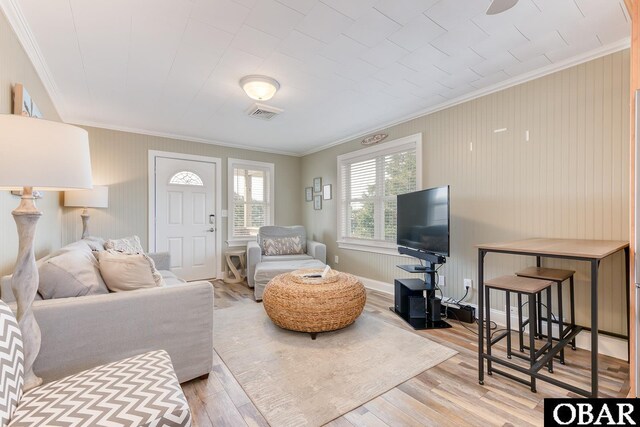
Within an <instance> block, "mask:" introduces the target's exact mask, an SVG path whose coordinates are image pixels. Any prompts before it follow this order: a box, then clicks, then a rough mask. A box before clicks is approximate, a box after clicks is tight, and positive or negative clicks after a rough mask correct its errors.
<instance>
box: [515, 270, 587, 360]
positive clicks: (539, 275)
mask: <svg viewBox="0 0 640 427" xmlns="http://www.w3.org/2000/svg"><path fill="white" fill-rule="evenodd" d="M575 273H576V272H575V271H573V270H562V269H558V268H543V267H528V268H525V269H524V270H521V271H518V272H517V273H516V275H517V276H520V277H529V278H531V279H541V280H551V281H552V282H554V283H555V284H556V287H557V290H558V292H557V295H558V320H557V323H558V338H555V337H553V339H554V340H556V341H558V340H561V339H562V338H564V336H565V335H566V334H568V333H569V332H570V331H571V329H572V328H573V327H574V326H575V325H576V313H575V301H574V290H573V276H574V274H575ZM567 279H569V310H570V323H569V325H567V327H566V328H565V325H564V312H563V303H562V283H563V282H564V281H566V280H567ZM550 291H551V290H548V291H546V292H550ZM547 299H548V298H547ZM541 300H542V298H541V295H540V297H539V298H538V304H539V305H540V301H541ZM519 303H520V302H519ZM550 311H551V306H550V305H548V304H547V317H549V315H548V313H549V312H550ZM539 312H540V310H539ZM539 321H540V320H539V318H538V322H539ZM541 332H542V331H541V330H540V329H539V330H538V333H541ZM541 338H543V336H541ZM571 348H572V349H573V350H575V349H576V339H575V337H574V338H573V339H572V340H571ZM520 351H523V345H522V340H520ZM560 364H562V365H564V348H563V349H562V350H560Z"/></svg>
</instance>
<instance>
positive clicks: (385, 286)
mask: <svg viewBox="0 0 640 427" xmlns="http://www.w3.org/2000/svg"><path fill="white" fill-rule="evenodd" d="M356 277H357V278H358V279H360V281H361V282H362V284H363V285H364V287H365V288H367V289H371V290H372V291H378V292H382V293H385V294H389V295H393V292H394V291H393V284H391V283H387V282H381V281H379V280H374V279H369V278H367V277H362V276H356Z"/></svg>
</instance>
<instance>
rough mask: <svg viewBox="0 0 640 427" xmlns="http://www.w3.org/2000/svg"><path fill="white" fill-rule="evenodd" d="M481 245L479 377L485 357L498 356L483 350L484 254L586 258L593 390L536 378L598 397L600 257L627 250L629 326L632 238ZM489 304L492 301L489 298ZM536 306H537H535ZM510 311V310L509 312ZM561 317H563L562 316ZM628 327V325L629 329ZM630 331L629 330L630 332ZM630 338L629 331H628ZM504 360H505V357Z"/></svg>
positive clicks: (578, 328) (569, 336)
mask: <svg viewBox="0 0 640 427" xmlns="http://www.w3.org/2000/svg"><path fill="white" fill-rule="evenodd" d="M476 247H477V248H478V365H479V366H478V369H479V370H478V380H479V382H480V384H483V383H484V361H485V360H492V359H495V356H491V355H487V354H485V352H484V328H483V323H484V303H485V301H484V258H485V256H486V255H487V254H488V253H492V252H493V253H501V254H512V255H525V256H534V257H536V263H537V265H538V266H540V262H541V258H560V259H572V260H576V261H585V262H588V263H589V264H590V265H591V390H583V389H580V388H577V387H575V386H572V385H570V384H566V383H563V382H561V381H558V380H557V379H555V378H552V377H550V376H548V375H544V374H541V373H539V372H535V373H534V374H532V375H533V376H535V377H536V378H538V379H540V380H542V381H547V382H549V383H551V384H554V385H556V386H558V387H562V388H564V389H567V390H570V391H573V392H574V393H577V394H580V395H583V396H587V397H598V269H599V267H600V261H602V260H603V259H605V258H607V257H609V256H611V255H613V254H614V253H616V252H619V251H624V257H625V278H626V280H625V283H626V287H625V289H624V293H625V295H626V296H627V326H628V324H629V242H625V241H618V240H577V239H526V240H519V241H513V242H504V243H488V244H482V245H477V246H476ZM487 304H490V302H489V301H487ZM533 309H535V308H533ZM507 315H508V314H507ZM560 321H562V320H560ZM583 329H584V328H583V327H582V326H578V325H576V326H575V327H574V328H573V330H570V331H569V333H568V334H567V335H565V336H564V337H562V336H560V337H559V338H560V340H559V342H558V344H557V345H555V346H553V348H552V349H551V350H549V352H548V353H547V354H546V355H544V356H543V357H542V358H541V359H540V361H539V362H538V363H537V364H538V365H539V366H543V365H544V364H545V363H546V362H547V361H548V360H549V359H550V358H552V357H554V355H555V354H556V353H557V352H559V351H560V349H561V348H562V347H564V346H565V345H567V343H568V342H569V341H570V340H571V339H572V338H573V337H575V336H576V335H577V334H578V333H579V332H580V331H581V330H583ZM627 331H628V329H627ZM627 333H628V332H627ZM627 338H628V335H627ZM502 364H505V363H504V361H503V362H502ZM507 366H508V367H510V368H512V369H514V370H516V371H519V372H523V373H527V375H528V374H529V372H525V371H524V368H522V367H521V366H519V365H515V364H512V363H507Z"/></svg>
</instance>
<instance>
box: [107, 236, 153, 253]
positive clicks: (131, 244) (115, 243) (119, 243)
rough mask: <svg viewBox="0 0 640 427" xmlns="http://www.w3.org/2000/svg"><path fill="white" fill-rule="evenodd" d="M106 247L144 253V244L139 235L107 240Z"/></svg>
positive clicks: (118, 250) (126, 251)
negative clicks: (141, 242)
mask: <svg viewBox="0 0 640 427" xmlns="http://www.w3.org/2000/svg"><path fill="white" fill-rule="evenodd" d="M104 248H105V249H107V250H114V251H117V252H123V253H125V254H143V253H144V249H142V244H140V238H139V237H138V236H129V237H123V238H122V239H109V240H107V241H106V242H105V244H104Z"/></svg>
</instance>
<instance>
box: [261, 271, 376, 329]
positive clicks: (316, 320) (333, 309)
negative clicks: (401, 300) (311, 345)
mask: <svg viewBox="0 0 640 427" xmlns="http://www.w3.org/2000/svg"><path fill="white" fill-rule="evenodd" d="M314 273H316V274H320V273H322V270H316V269H305V270H296V271H293V272H291V273H285V274H280V275H278V276H276V277H274V278H273V279H272V280H271V281H270V282H269V283H268V284H267V287H266V288H265V290H264V295H263V296H262V302H263V304H264V309H265V310H266V312H267V315H268V316H269V318H271V320H272V321H273V323H275V324H276V325H278V326H280V327H281V328H283V329H289V330H292V331H299V332H308V333H310V334H311V338H312V339H316V334H317V333H318V332H328V331H335V330H336V329H341V328H344V327H346V326H349V325H350V324H352V323H353V322H354V321H355V320H356V319H357V318H358V316H360V313H362V309H363V308H364V303H365V302H366V300H367V295H366V292H365V290H364V286H363V285H362V283H360V281H359V280H358V279H357V278H356V277H355V276H352V275H351V274H347V273H341V272H339V271H333V270H332V271H330V272H329V273H328V274H327V276H326V277H325V278H306V277H303V275H305V274H314Z"/></svg>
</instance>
